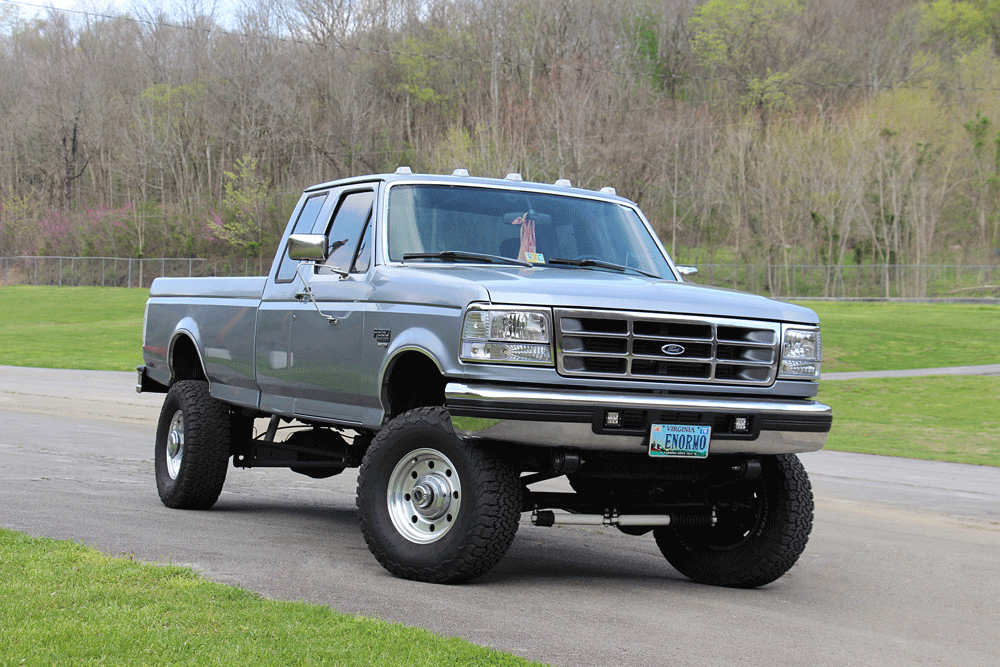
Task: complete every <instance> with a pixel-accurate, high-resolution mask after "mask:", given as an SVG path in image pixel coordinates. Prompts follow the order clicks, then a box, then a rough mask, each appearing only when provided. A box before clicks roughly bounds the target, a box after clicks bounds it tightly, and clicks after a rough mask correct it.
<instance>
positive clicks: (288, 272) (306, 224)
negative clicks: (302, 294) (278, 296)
mask: <svg viewBox="0 0 1000 667" xmlns="http://www.w3.org/2000/svg"><path fill="white" fill-rule="evenodd" d="M324 203H326V193H325V192H324V193H322V194H318V195H314V196H312V197H310V198H309V199H307V200H306V203H305V204H304V205H303V206H302V211H301V212H300V213H299V219H298V220H296V221H295V227H294V228H293V229H292V233H293V234H308V233H309V232H310V231H312V228H313V225H315V224H316V218H317V217H319V212H320V211H321V210H323V204H324ZM296 266H298V262H296V261H293V260H292V259H289V257H288V248H285V253H284V255H282V258H281V265H280V266H279V267H278V274H277V276H276V277H275V279H274V280H275V282H279V283H287V282H289V281H291V279H292V278H294V277H295V267H296Z"/></svg>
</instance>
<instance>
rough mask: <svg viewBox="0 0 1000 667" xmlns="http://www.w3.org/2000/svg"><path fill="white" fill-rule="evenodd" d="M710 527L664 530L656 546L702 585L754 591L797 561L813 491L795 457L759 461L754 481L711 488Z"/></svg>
mask: <svg viewBox="0 0 1000 667" xmlns="http://www.w3.org/2000/svg"><path fill="white" fill-rule="evenodd" d="M705 500H706V501H707V502H708V504H710V505H711V506H712V507H713V508H714V510H715V512H716V515H717V523H716V525H714V526H711V527H702V528H673V527H669V526H667V527H663V528H657V529H656V530H654V531H653V536H654V537H655V538H656V544H657V546H658V547H659V548H660V551H661V552H662V553H663V555H664V556H665V557H666V559H667V561H668V562H669V563H670V564H671V565H673V566H674V567H675V568H676V569H677V570H678V571H679V572H680V573H681V574H683V575H685V576H687V577H689V578H691V579H693V580H695V581H697V582H699V583H703V584H711V585H714V586H731V587H734V588H757V587H758V586H764V585H765V584H769V583H771V582H772V581H774V580H776V579H778V578H779V577H781V576H782V575H783V574H785V573H786V572H787V571H788V570H789V569H791V567H792V566H793V565H794V564H795V562H796V561H797V560H798V558H799V556H800V555H801V554H802V551H803V550H804V549H805V547H806V542H807V541H808V540H809V533H810V531H811V530H812V522H813V496H812V486H811V485H810V483H809V477H808V476H807V475H806V471H805V468H803V467H802V464H801V463H800V462H799V459H798V457H796V456H795V455H794V454H783V455H778V456H765V457H761V475H760V477H759V478H757V479H754V480H750V481H747V482H741V483H738V484H731V485H726V486H721V487H715V488H713V489H710V490H709V491H707V492H706V493H705Z"/></svg>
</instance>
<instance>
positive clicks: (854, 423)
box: [819, 375, 1000, 466]
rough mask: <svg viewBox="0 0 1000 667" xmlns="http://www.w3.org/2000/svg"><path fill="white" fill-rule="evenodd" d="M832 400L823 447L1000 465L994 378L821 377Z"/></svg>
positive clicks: (824, 394)
mask: <svg viewBox="0 0 1000 667" xmlns="http://www.w3.org/2000/svg"><path fill="white" fill-rule="evenodd" d="M819 399H820V400H821V401H823V402H824V403H827V404H828V405H830V406H832V407H833V429H832V430H831V431H830V437H829V439H828V440H827V443H826V448H827V449H836V450H840V451H845V452H861V453H864V454H885V455H890V456H903V457H907V458H915V459H932V460H937V461H954V462H956V463H976V464H980V465H992V466H1000V412H998V410H997V406H998V405H1000V378H998V377H990V376H950V375H949V376H936V377H920V378H880V379H871V380H849V381H838V382H823V383H820V391H819Z"/></svg>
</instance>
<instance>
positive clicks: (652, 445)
mask: <svg viewBox="0 0 1000 667" xmlns="http://www.w3.org/2000/svg"><path fill="white" fill-rule="evenodd" d="M711 441H712V427H711V426H702V425H700V424H653V425H652V426H651V427H650V431H649V455H650V456H653V457H666V458H686V459H704V458H708V446H709V444H710V443H711Z"/></svg>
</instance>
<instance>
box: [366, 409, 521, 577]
mask: <svg viewBox="0 0 1000 667" xmlns="http://www.w3.org/2000/svg"><path fill="white" fill-rule="evenodd" d="M357 502H358V509H359V510H360V517H361V532H362V533H363V534H364V537H365V542H366V543H367V544H368V548H369V550H371V552H372V554H373V555H374V556H375V558H376V560H378V562H379V563H380V564H381V565H382V566H383V567H384V568H385V569H386V570H388V571H389V572H391V573H392V574H394V575H395V576H397V577H401V578H403V579H413V580H416V581H426V582H431V583H459V582H464V581H468V580H470V579H474V578H476V577H478V576H480V575H482V574H485V573H486V572H487V571H489V570H490V569H491V568H492V567H493V566H494V565H496V564H497V563H498V562H499V561H500V559H501V558H502V557H503V555H504V554H505V553H506V552H507V549H508V548H510V545H511V543H512V542H513V540H514V534H515V533H516V532H517V526H518V521H519V520H520V516H521V487H520V483H519V481H518V476H517V474H516V473H515V472H514V470H513V469H512V468H511V467H510V466H509V465H507V464H506V463H505V462H504V461H503V460H501V459H499V458H497V457H496V456H494V455H493V454H492V453H490V452H488V451H486V450H484V449H481V448H479V447H477V446H475V445H470V444H469V443H467V442H465V441H463V440H461V439H460V438H459V437H458V436H457V435H455V431H454V429H453V428H452V424H451V417H450V416H449V415H448V412H447V411H445V410H444V409H442V408H436V407H429V408H417V409H415V410H411V411H409V412H406V413H404V414H402V415H400V416H398V417H396V418H395V419H393V420H392V421H391V422H389V424H388V425H386V426H385V427H384V428H383V429H382V430H381V431H380V432H379V434H378V435H377V436H376V437H375V440H374V441H372V444H371V446H370V447H369V448H368V451H367V453H366V454H365V457H364V461H363V462H362V464H361V471H360V473H359V475H358V499H357Z"/></svg>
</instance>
